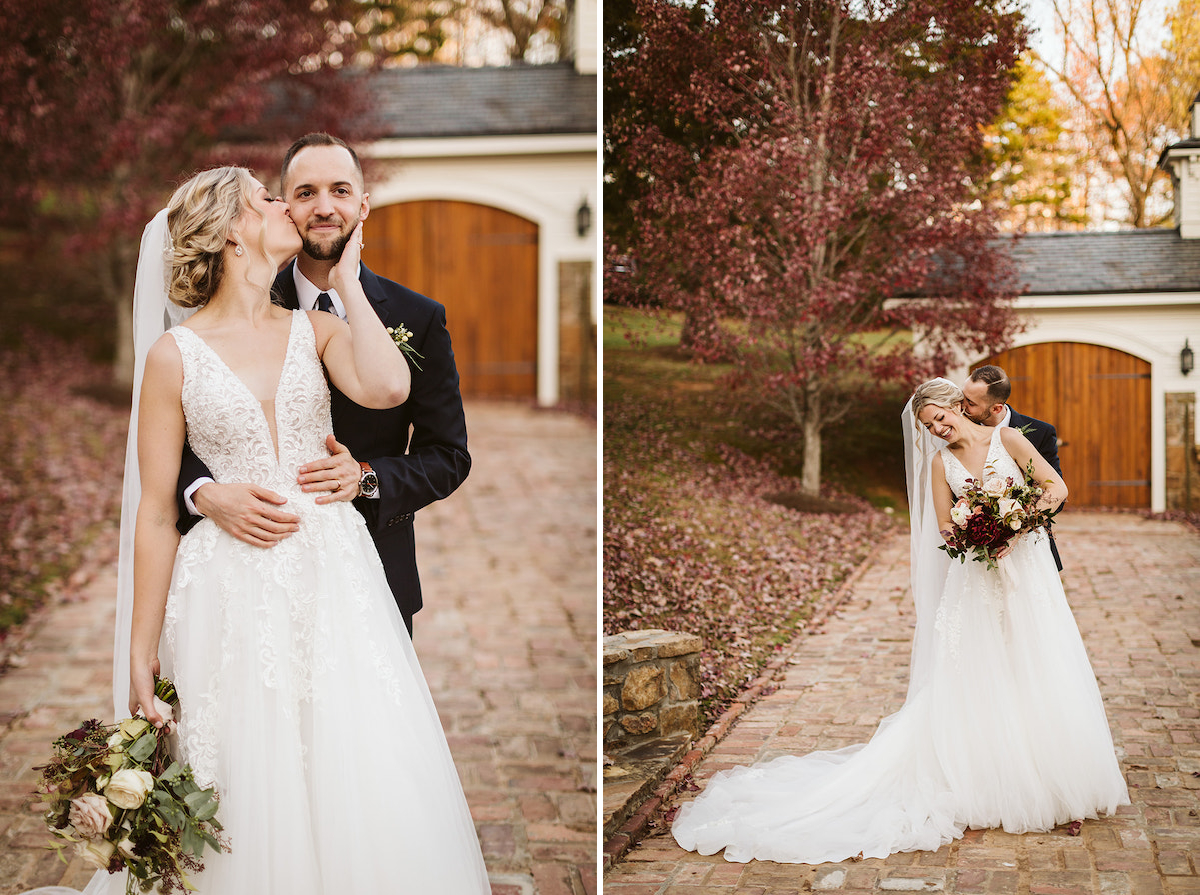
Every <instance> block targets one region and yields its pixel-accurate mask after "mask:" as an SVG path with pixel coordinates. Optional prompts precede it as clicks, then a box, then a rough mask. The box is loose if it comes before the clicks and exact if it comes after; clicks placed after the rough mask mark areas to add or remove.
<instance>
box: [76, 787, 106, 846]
mask: <svg viewBox="0 0 1200 895" xmlns="http://www.w3.org/2000/svg"><path fill="white" fill-rule="evenodd" d="M69 819H70V821H71V826H72V827H74V828H75V832H76V833H78V834H79V835H80V836H82V837H83V838H84V839H95V838H96V837H97V836H103V835H104V834H105V833H106V832H107V831H108V828H109V827H110V826H112V822H113V816H112V811H111V810H109V807H108V799H106V798H104V796H102V795H100V794H99V793H94V792H85V793H84V794H83V795H81V796H79V797H78V798H75V799H71V811H70V814H69Z"/></svg>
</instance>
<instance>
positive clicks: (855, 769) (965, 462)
mask: <svg viewBox="0 0 1200 895" xmlns="http://www.w3.org/2000/svg"><path fill="white" fill-rule="evenodd" d="M962 400H963V395H962V392H961V391H960V390H959V389H958V387H957V386H955V385H954V384H953V383H951V382H949V381H948V380H945V379H934V380H931V381H929V382H926V383H924V384H922V385H921V386H920V387H918V388H917V390H916V392H915V393H914V394H913V396H912V399H911V400H910V401H909V403H908V405H907V406H906V407H905V409H904V417H903V424H904V427H905V431H906V432H907V433H908V436H907V437H906V439H905V441H906V458H907V460H908V483H909V507H910V513H911V520H912V592H913V599H914V601H915V603H916V610H917V629H916V635H915V637H914V641H913V656H912V667H911V669H910V678H909V689H908V698H907V700H906V702H905V704H904V706H903V707H902V708H901V709H900V710H899V711H898V712H896V713H895V714H893V715H891V716H890V717H887V718H885V719H884V720H883V721H882V722H881V723H880V725H879V729H878V730H877V731H876V733H875V734H874V736H872V738H871V740H870V742H868V743H865V744H862V745H857V746H850V747H847V748H845V749H839V750H837V751H832V752H814V753H812V754H810V755H806V756H803V757H801V756H783V757H781V758H777V759H775V760H774V761H769V762H764V763H762V764H759V765H756V766H754V767H752V768H746V767H737V768H733V769H732V770H729V771H722V772H718V773H717V774H715V775H714V776H713V779H712V781H711V782H710V783H709V785H708V787H707V788H706V789H705V791H704V792H703V793H701V795H700V796H699V797H698V798H697V799H696V800H695V801H693V802H690V803H687V804H684V805H683V806H682V807H681V808H680V809H679V813H678V815H677V817H676V819H675V821H674V824H673V825H672V828H671V832H672V833H673V834H674V836H675V839H676V841H677V842H678V843H679V844H680V845H681V846H682V847H683V848H685V849H688V850H690V851H697V852H700V853H701V854H706V855H709V854H715V853H716V852H718V851H720V850H721V849H724V850H725V859H726V860H728V861H750V860H752V859H758V860H769V861H780V862H785V863H803V864H820V863H825V862H834V861H843V860H846V859H848V858H854V857H856V856H859V855H861V856H862V857H867V858H882V857H886V856H887V855H889V854H892V853H893V852H900V851H918V850H920V851H935V850H937V849H938V848H940V847H941V846H943V845H945V844H946V843H948V842H950V841H952V840H953V839H957V838H958V837H960V836H962V834H963V831H964V830H965V829H967V828H968V827H970V828H973V829H987V828H993V827H1002V828H1003V829H1004V830H1006V831H1008V832H1010V833H1024V832H1032V831H1044V830H1049V829H1051V828H1052V827H1054V826H1056V825H1058V824H1062V823H1067V822H1069V821H1073V820H1079V819H1082V818H1095V817H1098V816H1099V815H1100V814H1111V813H1113V812H1114V811H1115V810H1116V808H1117V807H1118V806H1119V805H1127V804H1129V796H1128V792H1127V790H1126V787H1125V781H1124V778H1123V777H1122V775H1121V769H1120V767H1119V765H1118V763H1117V760H1116V756H1115V754H1114V751H1113V743H1112V735H1111V733H1110V731H1109V727H1108V720H1107V718H1106V716H1105V713H1104V705H1103V703H1102V701H1101V698H1100V691H1099V688H1098V687H1097V685H1096V679H1095V676H1094V674H1093V673H1092V668H1091V665H1090V663H1089V661H1088V658H1087V654H1086V653H1085V651H1084V647H1083V642H1082V640H1081V639H1080V636H1079V630H1078V628H1077V627H1076V625H1075V619H1074V617H1073V616H1072V615H1071V610H1070V607H1069V606H1068V605H1067V601H1066V597H1065V596H1064V594H1063V588H1062V583H1061V582H1060V580H1059V577H1058V572H1057V569H1056V567H1055V563H1054V558H1053V557H1052V556H1051V553H1050V546H1049V542H1048V539H1047V537H1046V535H1045V534H1044V533H1043V532H1041V531H1038V532H1034V533H1023V534H1020V535H1018V536H1017V537H1015V538H1014V539H1013V541H1010V542H1009V545H1006V547H1005V548H1004V549H1003V550H1002V551H1001V558H1000V560H999V564H998V568H996V569H992V570H989V569H988V568H987V566H986V565H985V564H984V563H981V562H975V561H970V560H969V561H967V562H965V563H961V564H960V563H953V564H951V563H949V561H948V559H947V557H946V554H945V553H944V552H941V551H939V550H938V549H937V547H938V545H939V544H941V543H942V540H941V535H940V534H939V532H941V531H944V530H949V529H950V526H951V524H952V523H951V519H950V510H951V507H952V506H953V504H954V500H955V495H961V494H962V493H963V490H964V488H965V486H966V482H967V480H968V479H975V480H977V481H981V482H982V481H986V480H987V479H988V478H991V477H992V476H1000V477H1001V478H1002V479H1003V478H1007V477H1009V476H1012V477H1014V479H1016V480H1017V481H1020V478H1021V477H1022V476H1023V472H1022V470H1024V469H1025V468H1026V466H1027V464H1028V463H1030V462H1032V463H1033V466H1034V472H1035V474H1036V476H1037V478H1038V480H1039V481H1043V482H1047V483H1048V487H1047V488H1046V491H1045V493H1044V494H1043V497H1042V503H1043V505H1044V506H1046V508H1048V509H1049V508H1053V507H1056V506H1058V505H1059V504H1061V503H1062V501H1063V500H1065V499H1066V496H1067V487H1066V485H1065V484H1064V483H1063V480H1062V478H1060V477H1059V475H1058V474H1057V473H1055V472H1054V470H1053V469H1052V468H1051V467H1050V465H1049V464H1048V463H1046V461H1045V460H1044V459H1043V458H1042V457H1041V455H1039V454H1038V453H1037V451H1036V450H1034V449H1033V446H1032V445H1031V444H1030V443H1029V441H1028V439H1026V438H1025V436H1024V435H1022V434H1021V433H1020V432H1019V431H1018V430H1016V429H1012V428H1007V427H997V428H993V429H989V428H985V427H982V426H979V425H976V424H975V423H973V422H971V421H970V420H969V419H968V418H967V417H965V416H964V415H963V414H962V412H961V410H960V407H961V404H962Z"/></svg>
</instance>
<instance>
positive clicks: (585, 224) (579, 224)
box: [575, 196, 592, 239]
mask: <svg viewBox="0 0 1200 895" xmlns="http://www.w3.org/2000/svg"><path fill="white" fill-rule="evenodd" d="M591 229H592V207H591V206H590V205H588V200H587V196H584V197H583V201H582V202H580V203H579V208H577V209H576V210H575V230H576V231H577V232H578V233H579V238H580V239H583V237H585V236H587V235H588V231H589V230H591Z"/></svg>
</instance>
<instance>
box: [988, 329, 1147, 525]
mask: <svg viewBox="0 0 1200 895" xmlns="http://www.w3.org/2000/svg"><path fill="white" fill-rule="evenodd" d="M987 363H993V364H996V365H997V366H1000V367H1003V368H1004V370H1005V372H1007V373H1008V376H1009V379H1011V380H1012V386H1013V391H1012V399H1011V401H1010V403H1011V404H1012V406H1013V407H1015V408H1016V409H1017V410H1019V411H1020V412H1021V413H1024V414H1027V415H1028V416H1032V417H1036V418H1037V419H1041V420H1045V421H1046V422H1048V423H1053V424H1054V426H1055V427H1056V428H1057V429H1058V438H1059V442H1060V444H1059V448H1058V457H1059V460H1060V461H1061V465H1062V470H1063V478H1064V479H1065V480H1066V483H1067V487H1068V488H1069V489H1070V492H1071V497H1070V504H1071V506H1075V507H1149V506H1150V364H1149V363H1148V362H1146V361H1143V360H1140V359H1138V358H1136V357H1134V356H1133V355H1131V354H1125V353H1124V352H1123V351H1115V350H1113V349H1111V348H1102V347H1101V346H1099V345H1086V344H1083V343H1081V342H1046V343H1043V344H1039V345H1027V346H1025V347H1023V348H1014V349H1012V350H1011V351H1005V352H1002V353H1000V354H998V355H996V356H995V357H994V358H992V359H991V360H989V361H987Z"/></svg>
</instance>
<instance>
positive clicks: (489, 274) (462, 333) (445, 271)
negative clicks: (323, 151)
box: [363, 201, 538, 398]
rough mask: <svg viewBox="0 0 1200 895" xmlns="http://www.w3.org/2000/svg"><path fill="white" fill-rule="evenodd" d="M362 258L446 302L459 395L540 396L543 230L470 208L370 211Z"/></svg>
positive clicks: (435, 205)
mask: <svg viewBox="0 0 1200 895" xmlns="http://www.w3.org/2000/svg"><path fill="white" fill-rule="evenodd" d="M363 230H364V241H365V243H366V247H365V248H364V249H363V261H364V262H365V263H366V265H367V267H369V268H371V270H373V271H375V272H376V273H378V274H381V275H382V276H385V277H387V278H389V279H392V280H395V281H396V282H398V283H403V284H404V285H405V286H408V287H409V288H410V289H415V290H416V291H417V292H420V293H422V294H424V295H428V296H429V297H430V298H432V299H435V300H437V301H440V302H441V303H442V304H444V305H445V306H446V317H447V320H448V323H449V328H450V337H451V339H453V341H454V359H455V362H456V363H457V364H458V372H459V375H460V376H461V377H462V393H463V396H464V397H471V398H533V397H535V396H536V394H537V282H538V233H537V224H535V223H534V222H533V221H529V220H526V219H525V218H522V217H518V216H517V215H515V214H509V213H508V212H506V211H501V210H500V209H498V208H491V207H489V206H486V205H475V204H472V203H470V202H449V201H422V202H402V203H399V204H397V205H384V206H381V207H378V208H372V209H371V216H370V217H369V218H367V222H366V224H365V225H364V228H363Z"/></svg>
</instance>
